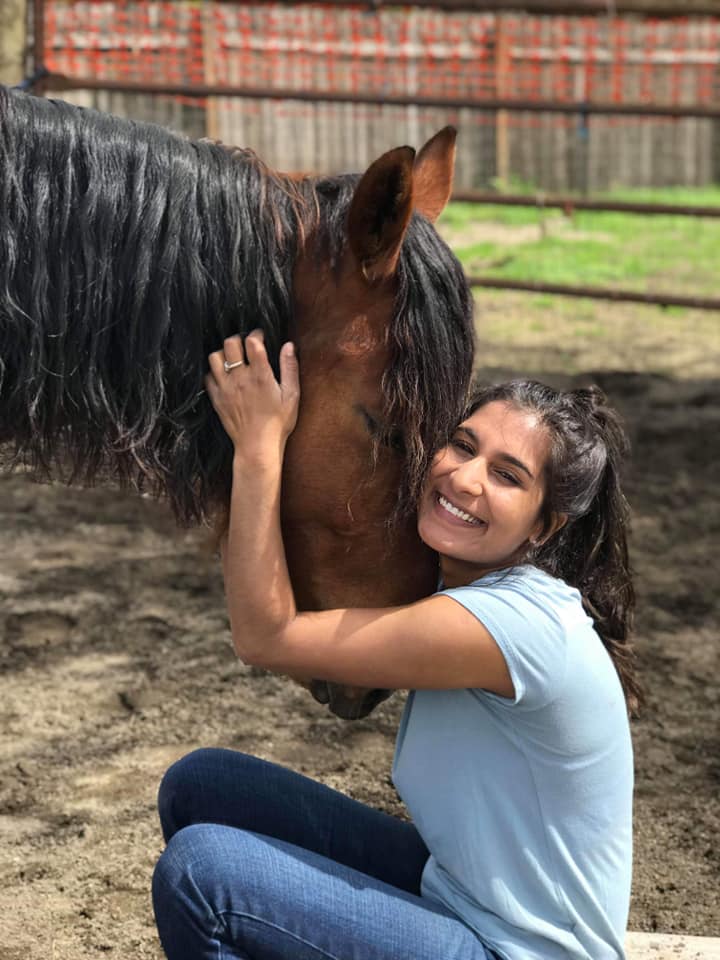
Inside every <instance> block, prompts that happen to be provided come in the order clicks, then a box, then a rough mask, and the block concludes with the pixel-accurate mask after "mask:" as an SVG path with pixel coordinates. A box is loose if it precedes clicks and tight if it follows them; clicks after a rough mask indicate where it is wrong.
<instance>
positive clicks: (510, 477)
mask: <svg viewBox="0 0 720 960" xmlns="http://www.w3.org/2000/svg"><path fill="white" fill-rule="evenodd" d="M497 473H498V476H500V477H502V479H503V480H505V481H506V482H507V483H511V484H512V485H513V486H515V487H517V486H519V485H520V481H519V480H518V478H517V477H516V476H515V474H514V473H508V471H507V470H498V471H497Z"/></svg>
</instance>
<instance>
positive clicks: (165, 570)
mask: <svg viewBox="0 0 720 960" xmlns="http://www.w3.org/2000/svg"><path fill="white" fill-rule="evenodd" d="M613 309H620V308H613ZM622 346H623V350H624V351H627V350H628V344H627V343H624V344H623V345H622ZM701 354H702V356H701V357H700V358H699V363H698V365H697V368H696V369H697V370H699V371H701V375H698V376H695V373H694V371H693V369H692V365H690V367H688V366H686V368H685V370H684V371H683V375H682V376H680V374H679V373H676V374H672V375H668V374H662V375H661V374H658V373H654V372H653V367H655V368H656V369H663V365H662V363H661V362H660V358H659V357H658V363H657V364H654V362H653V359H654V358H653V357H652V356H649V357H646V359H645V361H644V362H643V364H640V365H639V367H638V369H636V370H634V371H633V370H628V369H624V370H623V369H617V366H618V365H617V357H616V355H612V356H611V355H609V354H603V352H602V350H601V349H600V348H599V346H598V345H597V344H595V346H594V348H593V354H592V356H593V366H592V368H591V367H590V365H589V364H587V363H585V364H584V365H583V366H582V367H581V369H583V370H585V371H588V370H591V369H592V370H593V371H594V372H592V373H590V374H588V373H580V374H576V375H574V376H573V377H570V376H569V375H568V374H567V373H564V374H560V373H558V372H557V368H556V367H554V366H553V364H552V362H551V358H552V352H551V351H550V352H548V351H546V352H545V353H544V354H542V355H540V354H539V353H532V352H527V351H526V352H524V353H523V352H517V351H516V352H515V353H512V352H511V353H508V354H507V355H503V357H502V363H501V364H498V365H497V366H498V367H500V366H502V369H499V368H496V369H492V370H485V371H484V374H485V375H486V376H487V377H492V378H495V377H499V376H505V375H506V374H507V373H509V372H511V370H510V368H511V367H512V366H514V368H515V369H516V370H523V372H525V373H528V372H532V373H533V374H535V375H539V376H541V377H543V378H544V379H547V380H550V381H554V382H570V381H571V380H572V381H573V382H580V381H582V382H586V381H587V380H588V379H594V380H595V381H596V382H599V383H600V384H601V385H603V386H604V387H605V389H606V390H607V392H608V393H609V395H610V397H611V398H612V400H613V401H614V402H616V403H617V404H618V405H619V406H620V408H621V409H622V411H623V413H624V415H625V417H626V420H627V423H628V425H629V429H630V432H631V435H632V439H633V445H634V457H633V463H632V467H631V470H630V473H629V477H628V489H629V493H630V498H631V501H632V504H633V508H634V518H635V519H634V531H633V548H634V549H633V556H634V564H635V567H636V570H637V575H638V580H637V585H638V594H639V600H638V618H637V627H638V649H639V654H640V662H641V670H642V675H643V677H644V681H645V685H646V688H647V694H648V704H647V707H646V709H645V712H644V714H643V717H642V719H640V720H638V721H636V722H635V723H634V726H633V729H634V741H635V749H636V758H637V790H636V864H635V880H634V895H633V903H632V914H631V923H630V926H631V928H632V929H636V930H656V929H657V930H662V931H665V932H685V933H692V934H708V935H709V934H712V935H716V936H717V935H718V934H720V903H719V897H720V894H719V891H720V869H719V867H720V851H719V850H718V837H719V836H720V801H719V795H720V790H719V788H720V759H719V758H720V703H719V697H718V683H717V677H718V576H717V564H716V562H715V560H716V558H715V556H714V553H713V552H712V548H713V535H715V537H716V536H717V533H718V529H719V528H720V509H719V507H718V502H717V497H716V486H717V484H716V470H717V464H718V459H719V457H718V455H719V453H720V450H719V443H718V437H719V436H720V381H719V380H718V379H717V378H710V377H708V376H707V375H706V371H707V368H708V351H707V349H704V350H702V351H701ZM508 360H510V361H512V362H508ZM641 367H642V368H643V369H640V368H641ZM715 369H717V367H716V368H715ZM204 542H205V538H204V534H202V533H201V532H198V531H191V532H187V531H178V530H177V529H176V528H175V527H174V525H173V522H172V520H171V519H170V517H169V516H168V514H167V512H166V511H165V509H164V508H163V507H162V506H160V505H158V504H155V503H153V502H150V501H147V500H143V499H140V498H138V497H135V496H133V495H131V494H120V493H118V492H116V491H113V490H108V489H94V490H68V489H64V488H61V487H54V486H38V485H34V484H31V483H29V482H28V481H27V480H26V479H24V478H23V477H21V476H14V477H0V555H1V556H2V561H1V562H0V960H40V958H42V960H90V958H92V960H97V958H99V957H110V958H112V957H117V958H120V957H122V958H123V960H129V958H133V960H144V958H155V960H159V958H160V956H161V954H160V950H159V948H158V946H157V944H156V940H155V933H154V927H153V922H152V914H151V908H150V900H149V887H150V876H151V872H152V867H153V863H154V861H155V859H156V858H157V856H158V854H159V853H160V850H161V838H160V835H159V830H158V826H157V823H156V818H155V814H154V802H155V794H156V789H157V785H158V782H159V780H160V778H161V776H162V773H163V771H164V770H165V769H166V767H167V766H168V765H169V764H170V763H171V762H172V761H173V760H174V759H176V758H177V757H179V756H181V755H182V754H184V753H185V752H187V751H189V750H191V749H193V748H194V747H197V746H201V745H223V746H229V747H234V748H238V749H242V750H246V751H250V752H253V753H255V754H258V755H260V756H263V757H267V758H269V759H272V760H276V761H279V762H282V763H287V764H289V765H292V766H293V767H295V768H296V769H299V770H301V771H303V772H306V773H308V774H310V775H312V776H315V777H318V778H320V779H321V780H323V781H325V782H327V783H329V784H331V785H332V786H334V787H337V788H340V789H342V790H345V791H347V792H349V793H350V794H352V795H353V796H355V797H357V798H358V799H360V800H363V801H366V802H369V803H373V804H376V805H378V806H379V807H381V808H383V809H385V810H389V811H392V812H401V805H400V803H399V801H398V799H397V797H396V795H395V793H394V791H393V788H392V785H391V783H390V780H389V766H390V758H391V752H392V746H393V737H394V731H395V726H396V723H397V720H398V716H399V712H400V709H401V697H400V696H399V695H396V696H395V697H394V698H393V700H391V701H390V702H389V703H387V704H385V705H383V706H382V707H381V708H379V709H378V710H377V711H376V712H375V713H374V714H373V715H372V716H371V717H370V718H368V719H366V720H363V721H359V722H355V723H346V722H343V721H340V720H337V719H335V718H334V717H332V716H331V715H330V714H328V713H327V711H326V709H325V708H323V707H321V706H319V705H317V704H316V703H314V702H313V701H312V699H311V698H310V696H309V695H308V694H307V693H305V692H304V691H303V690H300V689H299V688H297V687H295V686H293V685H292V684H290V683H289V682H288V681H286V680H284V679H281V678H277V677H273V676H269V675H263V674H260V673H258V672H256V671H252V670H250V669H247V668H245V667H243V666H242V665H240V664H239V663H238V661H237V660H236V658H235V656H234V655H233V652H232V650H231V648H230V643H229V635H228V630H227V620H226V616H225V612H224V604H223V595H222V589H221V579H220V575H219V570H218V567H217V565H216V562H215V561H214V560H213V559H212V557H211V556H210V555H209V554H208V552H207V551H205V552H204ZM714 546H715V548H716V549H717V539H715V544H714Z"/></svg>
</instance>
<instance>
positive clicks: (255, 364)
mask: <svg viewBox="0 0 720 960" xmlns="http://www.w3.org/2000/svg"><path fill="white" fill-rule="evenodd" d="M245 353H246V354H247V358H248V363H249V364H250V366H251V367H252V368H253V371H254V372H255V373H256V374H264V373H267V372H268V371H269V370H270V361H269V360H268V355H267V350H266V349H265V334H264V333H263V332H262V330H253V331H252V332H251V333H249V334H248V335H247V336H246V337H245Z"/></svg>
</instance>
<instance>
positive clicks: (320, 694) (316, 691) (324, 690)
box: [310, 680, 330, 703]
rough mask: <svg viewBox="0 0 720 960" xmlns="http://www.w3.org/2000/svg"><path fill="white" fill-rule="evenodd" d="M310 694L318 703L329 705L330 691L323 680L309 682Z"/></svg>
mask: <svg viewBox="0 0 720 960" xmlns="http://www.w3.org/2000/svg"><path fill="white" fill-rule="evenodd" d="M310 693H311V694H312V695H313V697H314V698H315V699H316V700H317V702H318V703H330V691H329V689H328V685H327V683H326V682H325V681H324V680H311V681H310Z"/></svg>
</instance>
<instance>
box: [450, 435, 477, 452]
mask: <svg viewBox="0 0 720 960" xmlns="http://www.w3.org/2000/svg"><path fill="white" fill-rule="evenodd" d="M450 445H451V446H453V447H455V449H456V450H462V451H463V452H464V453H469V454H472V453H473V448H472V447H471V446H470V444H469V443H468V442H467V441H466V440H461V439H460V438H459V437H453V439H452V440H451V441H450Z"/></svg>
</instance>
